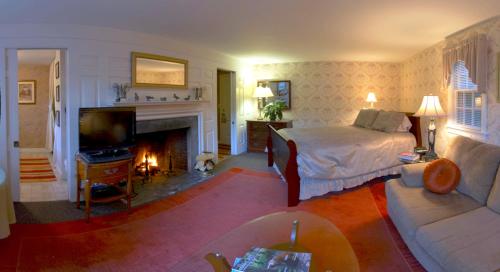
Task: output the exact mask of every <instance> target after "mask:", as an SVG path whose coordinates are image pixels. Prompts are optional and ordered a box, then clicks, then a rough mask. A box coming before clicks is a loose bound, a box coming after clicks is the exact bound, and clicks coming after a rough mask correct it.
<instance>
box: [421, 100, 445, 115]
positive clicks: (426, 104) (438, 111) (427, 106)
mask: <svg viewBox="0 0 500 272" xmlns="http://www.w3.org/2000/svg"><path fill="white" fill-rule="evenodd" d="M414 115H415V116H427V117H444V116H446V112H444V110H443V108H442V107H441V103H439V96H437V95H426V96H424V99H423V100H422V105H420V108H419V109H418V111H417V112H416V113H415V114H414Z"/></svg>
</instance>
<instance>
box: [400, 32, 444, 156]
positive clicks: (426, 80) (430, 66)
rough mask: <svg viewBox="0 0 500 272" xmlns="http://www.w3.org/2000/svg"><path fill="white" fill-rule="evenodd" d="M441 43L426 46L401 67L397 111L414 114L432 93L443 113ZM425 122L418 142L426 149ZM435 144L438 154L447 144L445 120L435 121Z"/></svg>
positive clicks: (422, 123) (442, 43)
mask: <svg viewBox="0 0 500 272" xmlns="http://www.w3.org/2000/svg"><path fill="white" fill-rule="evenodd" d="M443 47H444V42H440V43H438V44H436V45H434V46H432V47H429V48H427V49H425V50H423V51H422V52H419V53H418V54H416V55H414V56H413V57H411V58H409V59H408V60H406V61H405V62H403V64H402V69H401V74H402V75H401V78H402V88H401V110H403V111H408V112H416V111H417V110H418V108H419V107H420V104H421V103H422V98H423V97H424V95H428V94H434V95H438V96H439V100H440V102H441V105H442V106H443V109H444V110H445V111H446V109H447V102H448V96H447V92H446V90H445V89H444V88H442V86H443V83H442V82H443V80H442V78H443V74H442V73H443V72H442V71H443V62H442V56H443V54H442V50H443ZM428 124H429V120H428V119H426V118H422V119H421V125H422V140H423V144H424V146H427V142H428V141H427V130H426V129H427V127H428ZM436 125H437V137H436V139H437V141H436V145H435V147H436V151H437V152H438V154H442V153H443V152H444V149H445V147H446V143H447V132H446V129H445V127H446V118H441V119H438V120H436Z"/></svg>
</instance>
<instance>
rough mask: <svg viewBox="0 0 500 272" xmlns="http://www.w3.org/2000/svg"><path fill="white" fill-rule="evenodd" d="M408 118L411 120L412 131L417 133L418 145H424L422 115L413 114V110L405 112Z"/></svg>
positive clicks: (414, 133)
mask: <svg viewBox="0 0 500 272" xmlns="http://www.w3.org/2000/svg"><path fill="white" fill-rule="evenodd" d="M405 114H406V116H408V119H410V122H411V128H410V132H411V134H413V135H415V140H417V146H422V131H421V129H420V117H417V116H413V114H415V113H412V112H405Z"/></svg>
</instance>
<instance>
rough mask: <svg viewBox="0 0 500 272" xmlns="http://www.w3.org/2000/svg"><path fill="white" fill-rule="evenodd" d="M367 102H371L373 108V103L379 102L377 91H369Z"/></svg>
mask: <svg viewBox="0 0 500 272" xmlns="http://www.w3.org/2000/svg"><path fill="white" fill-rule="evenodd" d="M366 102H369V103H370V107H371V108H372V109H373V103H375V102H377V97H376V96H375V93H372V92H369V93H368V96H367V97H366Z"/></svg>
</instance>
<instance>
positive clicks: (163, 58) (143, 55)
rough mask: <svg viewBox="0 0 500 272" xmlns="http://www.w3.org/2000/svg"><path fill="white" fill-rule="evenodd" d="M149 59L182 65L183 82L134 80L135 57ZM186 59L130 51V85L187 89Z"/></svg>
mask: <svg viewBox="0 0 500 272" xmlns="http://www.w3.org/2000/svg"><path fill="white" fill-rule="evenodd" d="M138 58H142V59H150V60H159V61H168V62H173V63H178V64H183V65H184V84H183V85H176V84H160V83H159V84H155V83H138V82H137V80H136V77H137V75H136V72H137V70H136V69H137V59H138ZM187 82H188V61H187V60H183V59H177V58H172V57H166V56H161V55H154V54H148V53H141V52H132V87H143V88H175V89H187V88H188V86H187V85H188V84H187Z"/></svg>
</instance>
